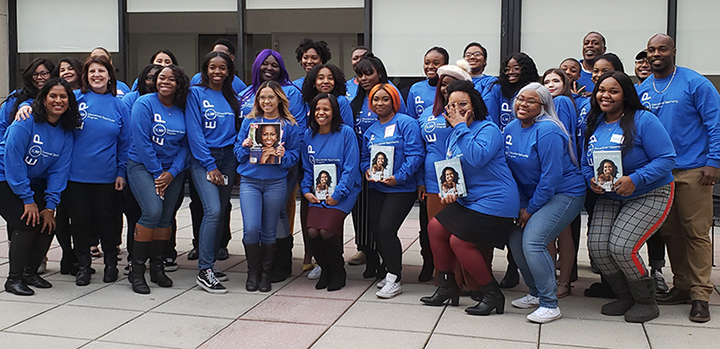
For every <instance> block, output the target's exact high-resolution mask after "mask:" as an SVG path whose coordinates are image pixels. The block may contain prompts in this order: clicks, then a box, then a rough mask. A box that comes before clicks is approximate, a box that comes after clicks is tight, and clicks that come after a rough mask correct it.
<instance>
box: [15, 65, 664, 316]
mask: <svg viewBox="0 0 720 349" xmlns="http://www.w3.org/2000/svg"><path fill="white" fill-rule="evenodd" d="M591 105H592V107H591V109H590V113H589V114H588V119H587V130H586V131H585V139H586V141H585V149H586V152H587V154H585V157H584V158H583V161H582V168H583V174H584V176H585V180H587V181H588V183H589V185H590V189H591V190H592V191H593V192H595V193H597V194H600V198H599V199H598V200H597V202H596V203H595V210H594V211H593V219H592V221H591V222H590V229H589V231H588V250H589V252H590V257H592V258H593V260H594V261H595V262H596V263H597V266H598V268H600V271H601V272H602V275H603V276H604V277H605V280H606V281H607V282H608V283H609V284H610V286H611V287H612V289H613V291H614V292H615V294H616V295H617V297H618V299H617V300H616V301H614V302H611V303H608V304H605V305H604V306H603V307H602V309H601V312H602V313H603V314H605V315H615V316H621V315H625V321H628V322H645V321H649V320H652V319H654V318H656V317H658V315H659V314H660V312H659V311H658V307H657V304H656V303H655V280H654V279H653V278H652V277H650V276H649V275H648V272H647V269H646V267H645V265H644V264H643V261H642V258H641V257H640V255H638V250H640V247H642V245H643V244H644V243H645V241H647V239H649V238H650V236H652V234H654V233H655V232H656V231H657V229H658V228H659V227H660V226H661V225H662V223H663V222H664V221H665V219H666V218H667V215H668V212H669V211H670V206H671V205H672V200H673V195H674V193H675V186H674V183H673V175H672V169H673V168H674V167H675V150H674V148H673V144H672V141H671V140H670V136H669V135H668V133H667V131H666V130H665V128H664V127H663V125H662V124H661V123H660V121H659V120H658V118H657V117H656V116H655V115H653V114H652V113H650V112H649V111H647V109H645V107H643V105H642V104H641V102H640V99H639V98H638V95H637V92H635V87H634V86H633V83H632V81H631V80H630V78H629V77H628V76H627V75H625V73H623V72H619V71H616V72H609V73H605V74H603V75H602V76H601V77H600V79H599V80H598V81H597V84H596V85H595V90H594V91H593V94H592V95H591ZM588 140H589V141H588ZM588 150H589V151H588ZM601 150H602V151H618V152H620V153H621V154H622V169H623V173H622V177H620V179H617V180H616V181H615V183H614V185H613V189H614V191H609V192H605V190H604V189H603V188H601V187H600V186H599V185H598V184H597V182H596V179H595V178H594V177H595V176H594V173H596V172H597V171H595V170H594V166H593V163H594V162H593V156H594V154H595V152H596V151H601ZM13 243H14V242H13Z"/></svg>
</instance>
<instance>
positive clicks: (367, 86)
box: [357, 68, 380, 92]
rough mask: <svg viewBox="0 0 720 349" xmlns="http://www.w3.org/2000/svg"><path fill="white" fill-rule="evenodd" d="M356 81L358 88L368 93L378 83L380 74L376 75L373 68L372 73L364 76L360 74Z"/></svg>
mask: <svg viewBox="0 0 720 349" xmlns="http://www.w3.org/2000/svg"><path fill="white" fill-rule="evenodd" d="M357 79H358V81H359V82H360V86H361V87H362V88H363V90H365V91H367V92H370V90H371V89H372V88H373V86H375V85H377V84H379V83H380V74H378V73H377V70H376V69H375V68H373V71H372V73H370V74H364V73H361V74H360V75H358V76H357Z"/></svg>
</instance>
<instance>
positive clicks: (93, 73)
mask: <svg viewBox="0 0 720 349" xmlns="http://www.w3.org/2000/svg"><path fill="white" fill-rule="evenodd" d="M87 74H88V75H87V78H88V84H90V88H91V89H92V90H93V92H95V93H99V94H103V93H105V92H106V91H107V88H108V81H110V73H109V72H108V70H107V68H105V66H104V65H102V64H100V63H91V64H90V67H89V68H88V71H87Z"/></svg>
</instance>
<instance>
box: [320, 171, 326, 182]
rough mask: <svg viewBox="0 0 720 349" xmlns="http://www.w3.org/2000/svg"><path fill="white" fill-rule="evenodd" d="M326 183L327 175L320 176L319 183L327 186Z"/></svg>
mask: <svg viewBox="0 0 720 349" xmlns="http://www.w3.org/2000/svg"><path fill="white" fill-rule="evenodd" d="M327 182H328V174H327V173H323V174H321V175H320V183H322V184H327Z"/></svg>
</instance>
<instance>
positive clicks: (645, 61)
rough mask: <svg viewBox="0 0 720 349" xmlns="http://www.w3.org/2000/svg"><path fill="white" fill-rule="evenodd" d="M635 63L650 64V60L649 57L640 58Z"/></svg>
mask: <svg viewBox="0 0 720 349" xmlns="http://www.w3.org/2000/svg"><path fill="white" fill-rule="evenodd" d="M635 64H637V65H643V64H650V61H648V60H647V59H638V60H636V61H635Z"/></svg>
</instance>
